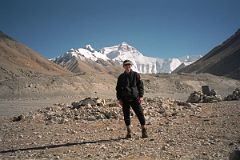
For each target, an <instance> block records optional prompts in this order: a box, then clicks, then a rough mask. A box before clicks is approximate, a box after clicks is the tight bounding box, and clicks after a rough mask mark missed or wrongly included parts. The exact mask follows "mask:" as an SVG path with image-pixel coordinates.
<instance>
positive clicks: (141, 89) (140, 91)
mask: <svg viewBox="0 0 240 160" xmlns="http://www.w3.org/2000/svg"><path fill="white" fill-rule="evenodd" d="M137 88H138V96H139V97H140V98H142V97H143V95H144V85H143V82H142V80H141V77H140V74H139V73H138V74H137Z"/></svg>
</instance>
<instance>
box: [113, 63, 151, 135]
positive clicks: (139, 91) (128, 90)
mask: <svg viewBox="0 0 240 160" xmlns="http://www.w3.org/2000/svg"><path fill="white" fill-rule="evenodd" d="M131 67H132V62H131V61H130V60H125V61H124V62H123V68H124V70H125V71H124V73H122V74H121V75H120V76H119V77H118V81H117V86H116V91H117V99H118V102H119V104H120V105H121V106H122V110H123V115H124V121H125V124H126V126H127V135H126V138H131V128H130V124H131V120H130V107H132V109H133V111H134V112H135V114H136V115H137V117H138V120H139V122H140V124H141V128H142V138H147V137H148V135H147V130H146V128H145V117H144V114H143V109H142V106H141V102H142V100H143V94H144V87H143V82H142V81H141V78H140V75H139V74H138V73H137V72H134V71H133V70H132V69H131Z"/></svg>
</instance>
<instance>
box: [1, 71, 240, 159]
mask: <svg viewBox="0 0 240 160" xmlns="http://www.w3.org/2000/svg"><path fill="white" fill-rule="evenodd" d="M46 79H47V80H46ZM52 79H54V80H53V81H51V80H52ZM142 79H143V81H144V85H145V99H144V103H143V107H144V113H145V116H146V120H147V129H148V134H149V138H147V139H142V138H140V137H141V133H140V126H139V124H138V121H137V119H136V117H135V116H134V114H133V116H132V119H133V122H132V128H133V132H134V133H135V134H134V135H133V138H131V139H125V138H124V137H125V134H126V131H125V126H124V121H123V116H122V112H121V107H119V106H118V105H117V104H116V98H115V84H116V77H114V76H110V75H107V76H106V75H88V74H86V75H77V76H76V77H68V78H61V77H56V76H55V77H50V78H48V77H44V78H43V77H40V78H32V79H31V78H30V79H28V81H19V87H18V88H17V87H16V86H14V85H15V84H16V83H15V84H14V83H12V82H11V81H10V80H9V81H5V82H2V83H1V85H2V86H1V87H2V88H4V87H6V86H12V89H11V88H10V87H6V88H7V89H6V90H5V92H4V91H1V95H3V96H1V100H0V118H1V121H0V142H1V143H0V159H182V160H187V159H191V160H192V159H193V160H195V159H196V160H198V159H216V160H218V159H224V160H225V159H228V157H229V154H230V153H231V152H232V151H233V150H236V149H239V148H240V136H239V135H240V129H239V128H240V125H239V123H238V121H239V120H240V108H239V107H240V101H223V102H217V103H199V104H189V103H185V101H186V100H187V98H188V96H189V95H190V93H191V92H193V91H199V90H201V86H202V85H209V86H210V88H213V89H215V90H216V92H217V93H218V94H220V95H222V97H224V96H226V95H228V94H230V93H232V91H233V90H234V89H235V88H237V87H239V86H240V82H239V81H238V80H233V79H228V78H224V77H216V76H212V75H208V74H199V75H177V74H176V75H174V74H172V75H169V74H159V75H142ZM6 91H7V92H6ZM9 93H13V94H9ZM86 97H100V98H101V99H104V100H105V101H106V104H105V105H104V106H94V105H87V106H83V107H80V108H73V106H72V105H71V103H72V102H74V101H79V100H82V99H84V98H86ZM19 115H21V116H19ZM14 117H15V118H14Z"/></svg>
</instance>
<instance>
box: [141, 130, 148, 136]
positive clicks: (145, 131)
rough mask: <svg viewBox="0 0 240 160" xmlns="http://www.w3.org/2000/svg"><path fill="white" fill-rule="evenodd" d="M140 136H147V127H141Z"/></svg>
mask: <svg viewBox="0 0 240 160" xmlns="http://www.w3.org/2000/svg"><path fill="white" fill-rule="evenodd" d="M142 138H148V135H147V129H146V128H142Z"/></svg>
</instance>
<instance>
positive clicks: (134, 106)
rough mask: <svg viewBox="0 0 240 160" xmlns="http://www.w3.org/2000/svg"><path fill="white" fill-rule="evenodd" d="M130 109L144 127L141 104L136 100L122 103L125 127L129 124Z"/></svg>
mask: <svg viewBox="0 0 240 160" xmlns="http://www.w3.org/2000/svg"><path fill="white" fill-rule="evenodd" d="M130 107H132V109H133V111H134V112H135V114H136V115H137V117H138V120H139V122H140V124H141V125H145V118H144V115H143V109H142V106H141V104H140V103H139V102H138V100H132V101H131V100H130V101H123V107H122V110H123V115H124V121H125V124H126V126H129V125H130V124H131V119H130Z"/></svg>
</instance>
